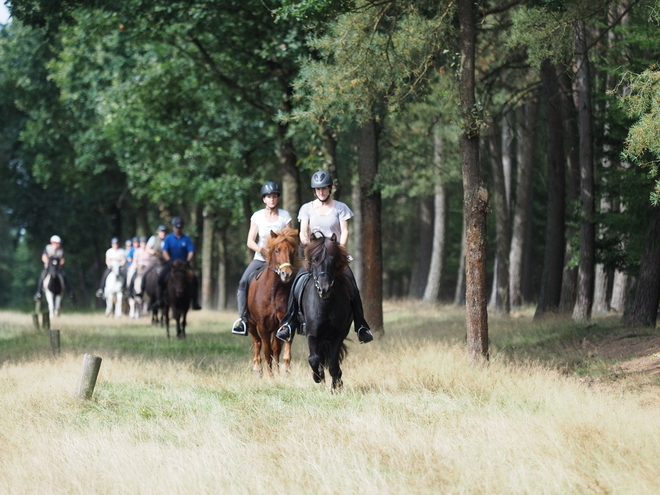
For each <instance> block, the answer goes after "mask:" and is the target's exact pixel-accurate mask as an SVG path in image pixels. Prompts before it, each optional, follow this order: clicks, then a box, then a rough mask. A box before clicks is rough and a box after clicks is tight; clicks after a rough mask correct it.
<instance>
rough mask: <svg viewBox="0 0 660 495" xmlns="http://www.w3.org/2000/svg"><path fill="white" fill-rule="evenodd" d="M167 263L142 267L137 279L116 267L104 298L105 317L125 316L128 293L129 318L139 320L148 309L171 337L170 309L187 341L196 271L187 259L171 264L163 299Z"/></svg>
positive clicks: (154, 263) (106, 282)
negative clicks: (162, 281) (124, 303)
mask: <svg viewBox="0 0 660 495" xmlns="http://www.w3.org/2000/svg"><path fill="white" fill-rule="evenodd" d="M166 264H167V262H166V261H164V260H163V259H162V258H158V259H156V260H155V261H154V262H153V264H151V265H149V266H142V265H140V266H138V267H137V269H136V271H135V276H133V277H131V278H132V280H128V279H127V277H126V274H125V273H124V270H122V269H121V267H112V268H111V270H110V273H109V274H108V277H107V278H106V280H105V287H104V291H103V294H104V298H105V303H106V309H105V315H106V316H110V315H111V314H112V313H113V308H114V313H115V317H120V316H122V313H123V309H122V305H123V297H124V294H125V295H126V298H127V300H128V305H129V311H128V315H129V317H131V318H139V317H140V316H141V315H142V313H143V312H144V311H145V309H146V308H149V310H150V311H151V322H152V324H155V325H157V324H160V325H161V326H164V327H165V329H166V334H167V338H169V337H170V310H171V313H172V318H173V319H174V320H175V321H176V336H177V338H179V339H185V338H186V318H187V315H188V309H189V308H190V303H191V301H192V295H193V283H194V279H193V271H192V268H191V267H190V264H189V263H188V262H187V261H184V260H175V261H173V262H171V263H170V264H169V274H168V275H167V277H166V278H165V281H164V287H163V289H164V290H163V294H161V297H160V298H159V289H158V284H159V277H160V272H161V270H163V269H165V265H166Z"/></svg>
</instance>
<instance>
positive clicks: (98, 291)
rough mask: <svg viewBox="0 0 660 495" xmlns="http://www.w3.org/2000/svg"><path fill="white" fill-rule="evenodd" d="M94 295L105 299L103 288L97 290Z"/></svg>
mask: <svg viewBox="0 0 660 495" xmlns="http://www.w3.org/2000/svg"><path fill="white" fill-rule="evenodd" d="M94 295H95V296H96V297H99V298H101V299H103V289H99V290H97V291H96V293H95V294H94Z"/></svg>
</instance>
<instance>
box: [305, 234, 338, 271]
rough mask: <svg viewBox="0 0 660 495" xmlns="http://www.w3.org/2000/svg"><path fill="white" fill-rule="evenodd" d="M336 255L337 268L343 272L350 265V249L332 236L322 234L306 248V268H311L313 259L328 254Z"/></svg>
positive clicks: (322, 257)
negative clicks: (347, 249)
mask: <svg viewBox="0 0 660 495" xmlns="http://www.w3.org/2000/svg"><path fill="white" fill-rule="evenodd" d="M328 254H331V255H334V257H335V268H336V269H337V271H338V272H340V273H341V272H342V271H343V270H344V268H346V267H347V266H348V251H346V248H345V247H344V246H342V245H341V244H339V243H338V242H337V241H336V240H332V238H328V237H325V236H324V235H322V234H320V237H317V238H313V239H312V240H311V241H310V243H309V244H308V245H307V247H306V248H305V269H306V270H308V271H309V270H310V269H311V260H313V259H315V258H318V259H322V260H323V259H325V257H326V256H327V255H328Z"/></svg>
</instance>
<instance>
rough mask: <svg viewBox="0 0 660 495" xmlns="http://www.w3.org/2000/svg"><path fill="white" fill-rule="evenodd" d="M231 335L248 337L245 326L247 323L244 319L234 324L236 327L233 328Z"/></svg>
mask: <svg viewBox="0 0 660 495" xmlns="http://www.w3.org/2000/svg"><path fill="white" fill-rule="evenodd" d="M231 333H233V334H235V335H247V334H248V331H247V325H246V324H245V321H244V320H243V318H239V319H238V320H236V321H235V322H234V325H233V326H232V329H231Z"/></svg>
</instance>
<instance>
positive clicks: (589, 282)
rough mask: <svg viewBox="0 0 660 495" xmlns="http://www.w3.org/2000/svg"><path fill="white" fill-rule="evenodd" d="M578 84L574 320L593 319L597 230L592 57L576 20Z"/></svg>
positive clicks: (583, 28)
mask: <svg viewBox="0 0 660 495" xmlns="http://www.w3.org/2000/svg"><path fill="white" fill-rule="evenodd" d="M575 58H576V77H575V80H576V83H577V87H578V116H579V123H580V213H581V218H580V258H579V262H578V282H577V298H576V301H575V308H574V309H573V320H574V321H578V322H586V321H589V320H590V319H591V306H592V304H593V299H594V264H595V241H596V229H595V224H594V213H595V211H594V210H595V199H594V193H595V191H594V189H595V188H594V160H593V149H592V146H593V143H592V141H593V131H592V111H591V97H590V86H589V57H588V53H587V39H586V29H585V25H584V21H577V23H576V30H575Z"/></svg>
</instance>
